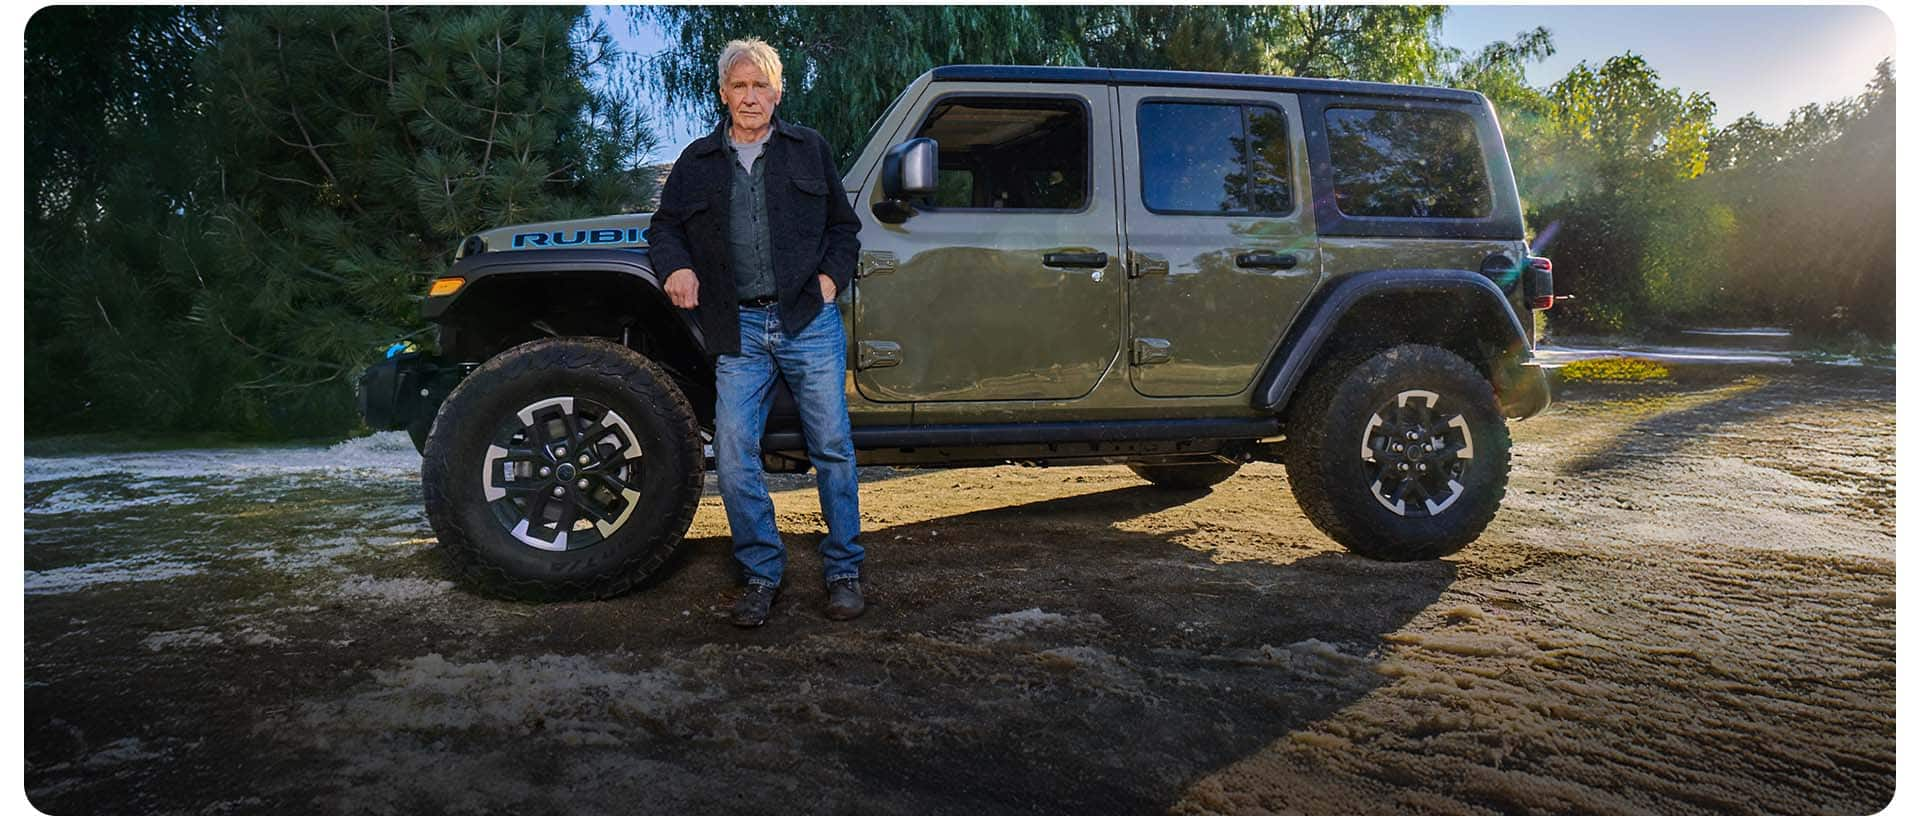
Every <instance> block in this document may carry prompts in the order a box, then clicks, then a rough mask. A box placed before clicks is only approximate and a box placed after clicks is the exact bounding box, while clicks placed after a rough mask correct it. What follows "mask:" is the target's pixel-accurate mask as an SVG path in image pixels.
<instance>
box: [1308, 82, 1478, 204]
mask: <svg viewBox="0 0 1920 820" xmlns="http://www.w3.org/2000/svg"><path fill="white" fill-rule="evenodd" d="M1326 117H1327V148H1328V153H1329V155H1330V157H1331V159H1332V161H1333V174H1334V180H1333V193H1334V205H1335V206H1336V207H1337V208H1339V210H1340V213H1342V214H1345V215H1347V216H1358V217H1402V218H1419V219H1483V218H1486V217H1488V216H1491V215H1492V213H1493V190H1492V188H1491V186H1490V185H1489V184H1488V181H1487V166H1486V159H1485V157H1484V156H1483V154H1482V152H1481V147H1480V139H1479V136H1478V135H1477V133H1476V132H1475V130H1474V124H1473V119H1472V118H1471V117H1469V116H1467V115H1466V114H1463V113H1459V112H1455V111H1439V110H1419V109H1414V110H1405V109H1383V108H1346V107H1342V108H1329V109H1327V113H1326Z"/></svg>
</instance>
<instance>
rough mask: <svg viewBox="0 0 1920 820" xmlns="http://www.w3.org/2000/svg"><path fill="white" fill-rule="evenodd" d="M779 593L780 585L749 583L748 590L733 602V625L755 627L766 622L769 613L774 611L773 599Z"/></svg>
mask: <svg viewBox="0 0 1920 820" xmlns="http://www.w3.org/2000/svg"><path fill="white" fill-rule="evenodd" d="M779 594H780V589H779V588H778V587H773V586H768V585H766V584H748V585H747V591H746V592H742V593H740V599H739V600H737V601H734V602H733V625H734V626H744V627H755V626H759V625H761V624H764V623H766V622H767V615H768V613H771V612H772V611H773V599H774V598H776V597H778V596H779Z"/></svg>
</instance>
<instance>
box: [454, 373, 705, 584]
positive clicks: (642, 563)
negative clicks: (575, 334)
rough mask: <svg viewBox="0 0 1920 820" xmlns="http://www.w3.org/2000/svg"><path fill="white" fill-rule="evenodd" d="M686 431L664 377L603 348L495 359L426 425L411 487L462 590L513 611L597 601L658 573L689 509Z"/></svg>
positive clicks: (679, 403)
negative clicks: (421, 488)
mask: <svg viewBox="0 0 1920 820" xmlns="http://www.w3.org/2000/svg"><path fill="white" fill-rule="evenodd" d="M703 466H704V458H703V457H702V449H701V441H700V433H699V427H698V423H697V421H696V418H695V416H694V413H693V408H692V407H691V406H689V405H688V403H687V400H686V397H685V396H684V395H682V394H681V392H680V389H679V388H678V387H677V386H676V385H675V384H674V383H673V380H672V379H671V378H670V377H668V376H667V374H666V372H665V371H664V370H662V369H661V368H660V367H659V366H658V365H655V364H654V363H653V362H651V361H649V360H648V359H647V358H645V357H643V356H641V355H640V354H638V353H635V352H633V351H631V350H628V349H627V348H625V347H623V346H621V345H619V344H615V343H613V342H611V341H607V340H602V339H591V338H556V339H543V340H539V341H534V342H528V343H526V344H523V345H520V346H519V347H515V348H513V349H511V350H508V351H507V352H505V353H502V354H500V355H498V356H495V357H494V358H493V359H491V360H489V361H488V362H487V363H486V364H484V365H482V366H481V367H480V368H479V369H477V370H475V371H474V372H473V374H472V375H470V376H468V377H467V378H466V379H465V380H464V381H462V382H461V383H460V386H459V387H458V388H456V389H455V390H454V391H453V393H452V394H451V395H449V396H448V397H447V400H446V402H445V403H444V404H443V405H441V408H440V412H439V414H438V415H437V416H436V417H435V419H434V422H433V427H432V432H431V433H430V434H429V436H428V438H427V447H426V452H425V460H424V462H423V464H422V467H421V480H422V483H423V484H424V485H425V492H426V506H427V518H428V520H429V521H430V522H431V523H432V525H433V529H434V532H435V533H436V534H437V535H438V536H439V539H440V550H441V552H442V553H443V554H444V555H445V556H446V557H447V558H448V559H449V561H450V563H451V564H452V565H453V568H454V570H455V572H456V573H457V574H458V575H459V576H460V577H461V578H462V579H463V580H465V581H467V582H469V583H472V584H474V585H476V586H479V587H481V588H483V589H484V590H486V591H488V592H491V593H493V594H496V595H501V596H504V597H509V598H515V599H522V600H569V599H575V600H577V599H590V598H607V597H611V596H615V595H619V594H622V593H624V592H627V591H628V590H630V589H632V588H634V587H635V586H636V585H638V584H640V583H641V582H643V581H645V580H647V579H648V578H650V577H652V576H654V575H655V574H656V573H658V572H659V571H660V570H661V569H662V568H663V567H664V566H666V565H667V564H668V560H669V559H670V558H672V557H673V555H674V553H675V552H676V550H677V549H678V548H679V546H680V543H681V539H682V537H683V536H684V535H685V534H686V531H687V528H688V526H689V525H691V523H692V522H693V515H694V510H695V508H696V507H697V506H698V505H699V502H700V490H701V480H702V478H703Z"/></svg>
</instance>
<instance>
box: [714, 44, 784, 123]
mask: <svg viewBox="0 0 1920 820" xmlns="http://www.w3.org/2000/svg"><path fill="white" fill-rule="evenodd" d="M720 101H721V102H724V103H726V105H727V113H729V114H732V115H733V124H734V125H735V126H736V127H739V128H743V129H746V130H749V131H758V130H760V129H762V128H765V127H767V122H768V121H769V120H770V119H771V118H772V117H773V109H774V107H775V106H777V105H779V104H780V92H779V91H778V90H776V89H774V87H773V82H772V81H770V80H768V79H767V75H766V74H765V73H762V72H761V71H760V67H759V66H757V65H754V64H753V61H751V60H741V61H740V62H737V63H734V64H733V68H732V69H730V70H728V71H727V81H726V82H725V83H722V84H721V86H720Z"/></svg>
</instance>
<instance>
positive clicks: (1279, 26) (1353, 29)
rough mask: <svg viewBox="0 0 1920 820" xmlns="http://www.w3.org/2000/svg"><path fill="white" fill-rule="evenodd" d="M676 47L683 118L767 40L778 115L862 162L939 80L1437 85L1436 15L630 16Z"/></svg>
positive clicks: (655, 66) (1267, 9) (666, 63)
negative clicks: (730, 56) (907, 96)
mask: <svg viewBox="0 0 1920 820" xmlns="http://www.w3.org/2000/svg"><path fill="white" fill-rule="evenodd" d="M633 14H635V15H636V20H637V21H644V22H652V23H656V24H659V25H660V26H661V27H662V28H664V29H666V31H667V32H668V34H669V37H668V39H669V40H670V41H671V42H674V43H677V44H678V45H676V46H674V47H672V48H670V49H669V50H668V51H666V52H665V53H663V54H662V55H660V56H659V57H658V58H657V59H656V60H655V61H654V62H653V63H652V65H651V66H650V69H651V71H652V75H653V82H654V84H655V86H656V87H657V88H658V89H659V91H660V92H661V94H662V96H663V97H664V98H665V99H666V100H667V102H668V103H669V105H671V106H672V107H673V110H674V111H676V112H678V113H681V114H683V115H685V116H690V117H695V118H698V119H700V120H702V121H705V122H718V121H719V119H720V118H721V117H722V116H724V109H723V108H722V107H721V106H720V101H719V95H718V90H717V86H718V77H717V76H716V73H715V72H716V61H717V60H718V58H719V56H720V52H721V50H722V49H723V48H724V47H725V45H726V43H727V41H729V40H735V39H740V38H745V37H759V38H761V39H763V40H766V41H767V42H768V43H769V44H771V45H772V46H773V47H774V49H775V50H776V51H778V52H779V53H780V59H781V62H782V64H783V68H784V74H785V80H784V84H785V86H786V88H785V91H784V95H783V97H782V99H781V103H780V109H781V115H782V116H783V117H785V118H787V119H789V120H791V121H794V122H798V123H802V124H804V125H807V126H809V127H812V128H814V129H817V130H819V131H820V133H821V134H822V135H823V136H825V137H826V138H827V141H828V143H829V144H831V145H833V146H834V148H835V150H836V151H837V152H838V153H839V155H840V157H841V159H842V161H845V160H846V159H849V158H851V156H852V155H853V154H854V153H855V152H856V151H858V150H859V149H860V148H861V147H862V145H863V143H864V135H865V134H866V132H867V129H868V124H869V123H872V122H873V121H875V120H876V119H878V118H879V117H880V115H881V114H882V113H884V112H885V111H886V108H887V105H888V104H889V103H891V102H892V101H893V98H894V97H895V96H896V95H897V94H899V92H900V89H902V88H905V87H906V86H907V84H908V83H910V82H912V81H913V79H914V78H915V77H917V76H919V75H920V74H922V73H924V72H925V71H927V70H928V69H931V68H933V67H935V66H940V65H951V64H961V63H978V64H1024V65H1095V66H1111V67H1120V68H1148V69H1181V70H1194V71H1233V72H1243V73H1258V74H1290V75H1301V76H1320V77H1339V78H1349V79H1361V80H1379V81H1385V82H1430V81H1433V80H1434V79H1435V78H1437V77H1438V76H1439V71H1440V64H1441V59H1442V56H1443V53H1442V49H1441V48H1440V47H1439V45H1438V39H1437V38H1438V32H1439V24H1440V19H1441V16H1442V15H1443V14H1444V8H1442V7H1439V6H1330V7H1293V6H1235V7H1223V6H1200V7H1149V6H864V7H860V8H849V7H835V6H807V5H788V6H747V7H740V6H657V7H648V8H644V9H638V10H635V11H634V12H633Z"/></svg>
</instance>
